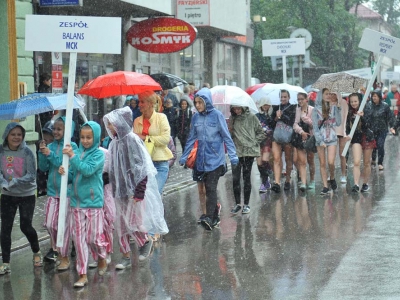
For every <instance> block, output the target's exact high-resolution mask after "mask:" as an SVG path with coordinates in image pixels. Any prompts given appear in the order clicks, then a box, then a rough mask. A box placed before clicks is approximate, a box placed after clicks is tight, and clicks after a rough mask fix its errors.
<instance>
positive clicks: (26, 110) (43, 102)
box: [0, 93, 85, 120]
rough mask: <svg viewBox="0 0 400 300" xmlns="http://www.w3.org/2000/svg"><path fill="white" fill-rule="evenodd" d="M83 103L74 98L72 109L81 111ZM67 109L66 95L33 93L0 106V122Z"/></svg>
mask: <svg viewBox="0 0 400 300" xmlns="http://www.w3.org/2000/svg"><path fill="white" fill-rule="evenodd" d="M84 107H85V103H84V102H83V101H82V100H80V99H79V98H77V97H75V96H74V108H79V109H83V108H84ZM66 108H67V94H52V93H34V94H29V95H27V96H24V97H21V98H20V99H18V100H14V101H11V102H8V103H3V104H0V120H13V119H21V118H24V117H27V116H31V115H37V114H40V113H44V112H48V111H53V110H60V109H66Z"/></svg>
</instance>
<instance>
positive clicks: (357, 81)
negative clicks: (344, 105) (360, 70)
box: [312, 72, 368, 93]
mask: <svg viewBox="0 0 400 300" xmlns="http://www.w3.org/2000/svg"><path fill="white" fill-rule="evenodd" d="M367 82H368V79H365V78H363V77H360V76H357V75H352V74H349V73H346V72H339V73H329V74H323V75H321V76H320V77H319V78H318V80H317V81H316V82H315V83H314V84H313V85H312V87H313V88H316V89H320V90H322V89H323V88H328V89H329V90H330V91H331V92H339V93H356V92H358V90H359V89H360V88H362V87H363V86H365V85H366V83H367Z"/></svg>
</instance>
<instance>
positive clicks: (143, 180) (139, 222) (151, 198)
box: [103, 107, 168, 269]
mask: <svg viewBox="0 0 400 300" xmlns="http://www.w3.org/2000/svg"><path fill="white" fill-rule="evenodd" d="M103 120H104V124H105V126H106V128H107V132H108V134H109V136H110V137H111V139H112V141H111V143H110V146H109V149H108V151H109V159H110V161H109V170H108V174H109V180H110V184H111V187H112V193H113V197H114V200H115V206H116V220H115V227H116V231H117V234H118V238H119V243H120V251H121V252H122V254H123V257H122V260H121V262H120V263H119V264H117V265H116V268H117V269H125V268H126V267H130V266H131V260H130V245H129V238H130V236H132V237H133V238H134V240H135V242H136V244H137V245H138V247H139V260H145V259H147V257H148V256H149V255H150V252H151V249H152V245H153V241H152V239H151V238H148V236H147V233H148V232H153V233H159V234H166V233H168V227H167V224H166V222H165V220H164V206H163V204H162V201H161V196H160V194H159V192H158V187H157V181H156V178H155V175H156V173H157V171H156V169H155V168H154V166H153V162H152V160H151V157H150V155H149V154H148V152H147V150H146V148H145V146H144V143H143V141H142V140H141V139H140V138H139V137H138V136H137V135H136V134H135V133H133V132H132V111H131V110H130V108H129V107H124V108H120V109H116V110H114V111H112V112H110V113H108V114H107V115H105V116H104V118H103Z"/></svg>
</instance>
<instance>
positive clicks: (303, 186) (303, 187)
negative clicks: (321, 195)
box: [299, 183, 306, 193]
mask: <svg viewBox="0 0 400 300" xmlns="http://www.w3.org/2000/svg"><path fill="white" fill-rule="evenodd" d="M299 190H300V191H301V192H303V193H304V192H305V191H306V185H305V184H304V183H302V184H300V186H299Z"/></svg>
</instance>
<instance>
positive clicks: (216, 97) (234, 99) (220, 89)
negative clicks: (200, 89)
mask: <svg viewBox="0 0 400 300" xmlns="http://www.w3.org/2000/svg"><path fill="white" fill-rule="evenodd" d="M210 91H211V98H212V102H213V105H214V107H215V108H216V109H218V110H220V111H221V112H222V113H223V114H224V116H225V118H229V116H230V111H229V108H230V106H231V105H237V106H243V107H248V108H249V110H250V112H252V113H253V114H256V113H258V109H257V106H256V104H255V103H254V101H253V99H252V98H251V97H250V96H249V94H247V93H246V92H245V91H244V90H242V89H241V88H239V87H237V86H231V85H217V86H214V87H213V88H211V89H210Z"/></svg>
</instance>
